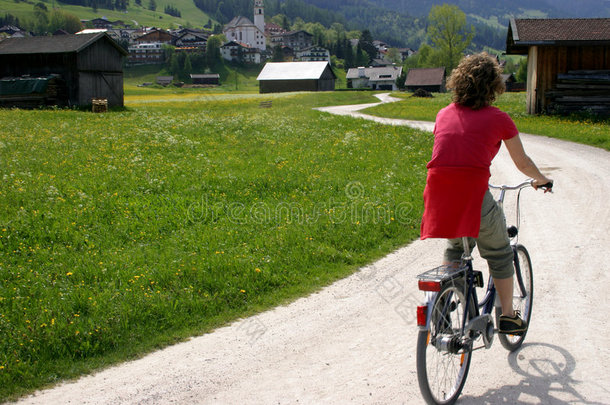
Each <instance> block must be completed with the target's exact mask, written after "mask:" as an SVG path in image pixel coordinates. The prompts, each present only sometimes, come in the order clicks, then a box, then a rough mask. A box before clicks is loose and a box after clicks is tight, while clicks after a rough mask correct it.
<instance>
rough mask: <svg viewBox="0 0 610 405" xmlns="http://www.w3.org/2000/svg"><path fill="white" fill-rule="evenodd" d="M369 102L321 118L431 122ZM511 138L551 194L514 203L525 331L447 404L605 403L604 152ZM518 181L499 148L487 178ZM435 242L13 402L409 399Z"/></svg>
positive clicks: (609, 336) (475, 364) (608, 193)
mask: <svg viewBox="0 0 610 405" xmlns="http://www.w3.org/2000/svg"><path fill="white" fill-rule="evenodd" d="M381 100H382V101H383V102H387V101H391V100H390V99H388V98H387V95H384V96H382V97H381ZM367 106H369V105H364V106H362V105H361V106H352V107H345V106H342V107H328V108H321V109H320V110H322V111H326V112H331V113H335V114H350V115H353V116H355V117H359V118H362V119H375V120H376V121H379V122H383V123H388V124H393V125H405V124H407V125H413V126H416V127H417V128H423V129H427V130H431V129H432V126H433V124H432V123H422V122H411V121H404V120H387V119H379V118H375V117H371V116H365V115H363V114H361V113H359V112H357V110H358V109H361V108H364V107H367ZM371 136H374V134H371ZM522 137H523V142H524V144H525V148H526V150H527V152H528V154H529V155H530V156H531V157H532V158H533V159H534V160H535V161H536V162H537V163H538V165H539V166H540V167H541V169H542V171H543V172H545V173H547V174H548V175H549V176H551V177H552V178H554V179H555V185H556V189H555V193H554V194H543V193H542V192H535V191H533V190H532V189H528V190H525V191H524V192H523V194H522V199H521V200H522V219H521V226H522V232H521V236H520V241H521V243H523V244H524V245H526V246H527V248H528V250H529V251H530V254H531V256H532V261H533V268H534V275H535V278H534V282H535V293H534V311H533V316H532V320H531V328H530V331H529V333H528V336H527V339H526V343H525V344H524V346H523V348H522V349H521V350H520V351H518V352H517V353H514V354H509V353H508V352H507V351H505V350H504V349H503V348H502V346H501V345H500V344H499V342H497V341H496V342H494V345H493V347H492V348H491V349H490V350H481V351H478V352H476V353H475V355H474V356H473V361H472V365H471V369H470V375H469V376H468V380H467V382H466V386H465V388H464V391H463V393H462V397H461V400H460V402H459V403H462V404H500V403H504V404H515V403H524V404H610V333H609V327H608V313H609V312H610V311H609V305H608V301H607V300H606V298H604V297H607V296H608V293H607V291H608V285H610V276H609V275H608V273H609V271H610V265H609V263H610V260H609V256H610V253H609V248H610V236H609V235H610V232H609V231H610V204H608V201H609V200H610V180H609V179H610V153H609V152H606V151H604V150H601V149H596V148H592V147H588V146H583V145H578V144H573V143H569V142H563V141H560V140H555V139H550V138H545V137H540V136H532V135H526V134H523V135H522ZM522 179H523V176H522V175H520V174H519V173H518V172H517V171H516V169H515V168H514V167H513V165H512V163H511V162H510V159H509V157H508V154H507V153H506V150H505V149H504V148H503V149H502V150H501V152H500V154H499V155H498V157H497V158H496V159H495V161H494V164H493V166H492V182H494V183H513V182H515V183H516V182H519V181H521V180H522ZM507 213H508V214H509V218H510V214H511V211H510V207H507ZM442 246H443V242H442V241H439V240H427V241H423V242H422V241H416V242H413V243H412V244H410V245H408V246H406V247H404V248H401V249H399V250H397V251H395V252H393V253H392V254H390V255H388V256H386V257H384V258H383V259H381V260H379V261H377V262H376V263H373V264H371V265H369V266H367V267H364V268H362V269H361V270H360V271H359V272H357V273H356V274H354V275H352V276H350V277H348V278H346V279H343V280H340V281H338V282H336V283H334V284H333V285H331V286H329V287H327V288H325V289H323V290H321V291H320V292H319V293H316V294H313V295H311V296H308V297H305V298H302V299H299V300H297V301H295V302H293V303H292V304H290V305H287V306H282V307H278V308H275V309H272V310H269V311H267V312H265V313H262V314H259V315H257V316H254V317H252V318H247V319H243V320H240V321H237V322H235V323H233V324H231V325H229V326H226V327H223V328H220V329H218V330H216V331H214V332H212V333H209V334H206V335H203V336H200V337H195V338H192V339H190V340H189V341H188V342H185V343H181V344H177V345H174V346H171V347H168V348H166V349H164V350H160V351H158V352H155V353H152V354H150V355H147V356H145V357H144V358H142V359H139V360H136V361H132V362H127V363H124V364H121V365H118V366H116V367H112V368H108V369H106V370H102V371H100V372H98V373H96V374H94V375H91V376H85V377H83V378H81V379H79V380H77V381H74V382H67V383H64V384H61V385H59V386H57V387H55V388H52V389H49V390H44V391H39V392H36V393H35V394H33V395H32V396H29V397H26V398H24V399H22V400H21V401H20V402H19V404H45V405H47V404H115V405H116V404H420V403H422V400H421V397H420V394H419V388H418V385H417V376H416V369H415V342H416V335H417V328H416V326H415V306H416V305H417V304H418V303H419V302H420V299H421V294H420V293H419V291H417V287H416V280H415V278H414V277H415V276H416V274H418V273H419V272H421V271H423V270H426V269H428V268H431V267H433V266H435V265H437V264H438V262H439V260H440V255H441V251H442ZM476 265H478V267H479V268H480V269H486V266H485V265H484V263H481V260H480V259H477V260H476V262H475V266H476Z"/></svg>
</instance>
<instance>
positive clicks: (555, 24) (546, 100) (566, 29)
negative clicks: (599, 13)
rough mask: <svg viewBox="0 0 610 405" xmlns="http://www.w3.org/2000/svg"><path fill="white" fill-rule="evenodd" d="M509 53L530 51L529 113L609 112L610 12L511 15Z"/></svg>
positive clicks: (520, 53) (507, 44)
mask: <svg viewBox="0 0 610 405" xmlns="http://www.w3.org/2000/svg"><path fill="white" fill-rule="evenodd" d="M506 53H508V54H513V55H527V56H528V59H527V112H528V113H529V114H540V113H553V112H557V113H570V112H574V111H580V110H586V111H591V112H597V113H600V114H610V18H589V19H581V18H579V19H511V20H510V24H509V27H508V35H507V39H506Z"/></svg>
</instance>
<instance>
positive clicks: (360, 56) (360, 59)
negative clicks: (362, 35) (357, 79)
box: [355, 43, 370, 67]
mask: <svg viewBox="0 0 610 405" xmlns="http://www.w3.org/2000/svg"><path fill="white" fill-rule="evenodd" d="M369 61H370V58H369V55H368V53H366V52H364V50H363V49H362V47H361V46H360V43H358V46H357V47H356V57H355V65H356V66H358V67H359V66H368V65H369Z"/></svg>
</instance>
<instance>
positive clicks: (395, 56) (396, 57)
mask: <svg viewBox="0 0 610 405" xmlns="http://www.w3.org/2000/svg"><path fill="white" fill-rule="evenodd" d="M386 57H387V58H388V59H389V60H390V61H391V62H393V63H396V64H399V63H402V56H400V52H399V51H398V49H397V48H390V49H388V53H387V54H386Z"/></svg>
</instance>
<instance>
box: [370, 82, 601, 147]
mask: <svg viewBox="0 0 610 405" xmlns="http://www.w3.org/2000/svg"><path fill="white" fill-rule="evenodd" d="M393 96H395V97H400V98H403V99H404V101H400V102H397V103H389V104H383V105H380V106H378V107H373V108H369V109H366V110H362V112H365V113H367V114H372V115H378V116H381V117H389V118H404V119H414V120H423V121H434V120H435V118H436V114H437V113H438V111H439V110H440V109H441V108H443V107H445V106H446V105H447V104H449V103H450V102H451V94H449V93H443V94H434V97H433V98H417V97H411V94H410V93H395V94H393ZM495 105H496V106H497V107H498V108H500V109H501V110H503V111H506V112H507V113H508V114H509V115H510V116H511V117H512V119H513V120H514V121H515V124H516V125H517V128H518V129H519V131H521V132H524V133H529V134H535V135H545V136H549V137H552V138H559V139H565V140H567V141H572V142H578V143H583V144H586V145H591V146H596V147H598V148H603V149H606V150H610V119H608V118H605V119H601V118H594V117H583V116H570V117H561V116H547V115H539V116H535V115H529V114H526V113H525V93H504V94H502V95H501V96H500V97H499V99H498V100H497V101H496V103H495Z"/></svg>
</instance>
